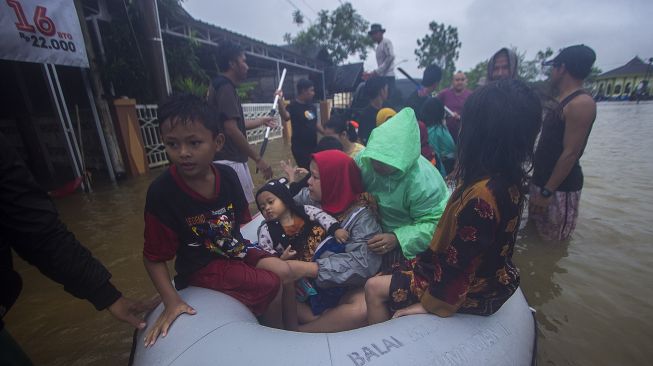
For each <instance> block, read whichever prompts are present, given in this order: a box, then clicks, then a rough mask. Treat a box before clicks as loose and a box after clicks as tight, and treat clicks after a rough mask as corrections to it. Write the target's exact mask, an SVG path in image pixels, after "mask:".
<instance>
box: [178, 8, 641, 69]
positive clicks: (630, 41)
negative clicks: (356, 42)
mask: <svg viewBox="0 0 653 366" xmlns="http://www.w3.org/2000/svg"><path fill="white" fill-rule="evenodd" d="M339 4H340V1H339V0H321V1H318V0H258V1H255V0H238V1H220V2H217V1H213V0H184V2H183V6H184V8H185V9H186V10H187V11H188V12H189V13H190V14H191V15H192V16H194V17H195V18H198V19H200V20H203V21H206V22H209V23H212V24H215V25H218V26H221V27H223V28H226V29H229V30H232V31H235V32H238V33H242V34H244V35H247V36H249V37H252V38H255V39H258V40H261V41H263V42H266V43H269V44H282V43H283V35H284V33H286V32H291V33H293V34H295V33H296V32H297V31H298V30H299V29H300V28H299V27H297V26H296V25H295V24H293V23H292V16H291V15H292V12H293V11H294V10H295V9H299V10H301V12H302V13H303V14H304V16H305V17H306V24H308V21H309V20H312V19H315V18H316V12H317V11H319V10H320V9H327V10H333V9H335V8H336V7H338V5H339ZM352 4H353V6H354V8H355V9H356V10H357V11H358V12H359V13H360V14H361V15H362V16H363V17H364V18H365V19H367V20H368V21H369V22H371V23H381V24H382V25H383V27H384V28H385V29H387V32H386V34H385V36H386V37H387V38H389V39H390V40H391V41H392V43H393V44H394V47H395V54H396V57H397V60H398V62H399V61H401V60H404V59H406V60H407V61H406V62H404V63H403V64H402V65H401V67H402V68H404V69H405V70H406V71H408V72H409V73H411V74H414V75H417V76H421V72H420V71H417V62H416V60H415V54H414V50H415V48H416V47H417V43H416V40H417V39H418V38H421V37H423V36H424V35H425V34H426V33H427V32H428V24H429V22H430V21H432V20H435V21H436V22H439V23H445V24H447V25H452V26H454V27H457V28H458V36H459V39H460V41H461V42H462V47H461V48H460V57H459V59H458V61H456V67H457V68H458V69H461V70H464V71H466V70H469V69H471V68H472V67H474V65H476V64H477V63H479V62H480V61H483V60H485V59H487V58H489V57H490V56H491V55H492V54H493V53H494V52H495V51H496V50H498V49H499V48H501V47H504V46H514V47H517V49H518V50H520V51H526V52H527V59H530V58H532V57H533V56H534V54H535V53H536V52H537V51H538V50H541V49H545V48H546V47H551V48H552V49H553V50H554V51H557V50H558V49H559V48H562V47H565V46H568V45H572V44H577V43H585V44H587V45H588V46H590V47H592V48H594V50H595V51H596V53H597V61H596V65H597V66H598V67H599V68H601V69H602V70H603V71H608V70H610V69H613V68H616V67H619V66H621V65H623V64H625V63H626V62H627V61H629V60H630V59H631V58H632V57H634V56H635V55H638V56H640V58H642V59H644V60H646V59H648V58H649V57H653V25H652V24H651V19H652V18H651V17H652V16H653V0H622V1H614V0H610V1H608V0H594V1H592V0H566V1H563V0H560V1H553V0H539V1H533V0H453V1H452V0H450V1H441V0H377V1H352ZM370 51H372V50H370ZM370 56H371V57H370ZM355 60H356V59H354V60H353V61H355ZM365 66H366V69H373V68H375V66H376V62H375V61H374V56H373V53H370V54H368V59H367V61H366V62H365Z"/></svg>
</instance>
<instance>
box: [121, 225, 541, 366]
mask: <svg viewBox="0 0 653 366" xmlns="http://www.w3.org/2000/svg"><path fill="white" fill-rule="evenodd" d="M261 220H262V218H261V217H260V215H258V216H257V217H255V219H254V220H253V221H252V222H251V223H249V224H248V225H246V226H245V227H243V229H242V232H243V235H244V236H245V237H246V238H249V239H250V240H251V239H254V240H255V239H256V229H257V227H258V225H259V223H260V222H261ZM179 294H180V296H181V297H182V298H183V299H184V301H186V302H187V303H188V304H190V305H191V306H193V307H194V308H195V310H197V314H196V315H193V316H190V315H186V314H184V315H181V316H180V317H179V318H178V319H177V320H176V321H175V322H174V324H173V325H172V327H171V331H170V332H169V333H168V335H167V336H166V337H165V338H161V337H159V339H158V340H157V342H156V344H155V345H154V346H152V347H150V348H148V349H146V348H145V347H143V338H144V336H145V331H146V330H142V331H139V332H137V333H135V335H134V342H133V345H132V354H131V358H130V364H131V365H137V366H143V365H162V366H163V365H175V366H176V365H193V366H195V365H229V366H231V365H284V366H291V365H302V366H303V365H315V366H317V365H325V366H332V365H351V366H363V365H370V366H377V365H378V366H381V365H414V366H418V365H485V366H488V365H517V366H521V365H531V364H534V362H535V357H534V356H535V351H536V333H535V332H536V330H535V322H534V317H533V314H532V312H531V310H530V309H529V307H528V304H527V302H526V299H525V298H524V295H523V294H522V292H521V289H517V291H516V292H515V294H514V295H513V296H512V297H511V298H510V299H509V300H508V301H506V303H505V304H504V305H503V306H502V307H501V309H499V311H497V312H496V313H495V314H493V315H491V316H487V317H484V316H477V315H465V314H455V315H453V316H451V317H449V318H440V317H438V316H436V315H411V316H405V317H401V318H398V319H393V320H389V321H387V322H384V323H381V324H376V325H372V326H368V327H364V328H360V329H355V330H351V331H346V332H339V333H299V332H290V331H284V330H278V329H273V328H268V327H265V326H262V325H260V324H259V323H258V322H257V320H256V318H255V317H254V315H253V314H252V313H251V312H250V311H249V310H248V309H247V308H246V307H245V306H244V305H242V304H241V303H240V302H238V301H237V300H235V299H234V298H232V297H230V296H228V295H225V294H222V293H220V292H217V291H213V290H207V289H203V288H198V287H189V288H187V289H184V290H182V291H180V292H179ZM162 311H163V305H162V304H160V305H159V306H158V307H157V308H156V309H155V310H154V311H152V312H151V313H150V314H148V316H147V319H146V320H147V322H148V324H149V325H150V326H151V325H153V324H154V322H155V321H156V319H157V317H158V316H159V314H161V312H162Z"/></svg>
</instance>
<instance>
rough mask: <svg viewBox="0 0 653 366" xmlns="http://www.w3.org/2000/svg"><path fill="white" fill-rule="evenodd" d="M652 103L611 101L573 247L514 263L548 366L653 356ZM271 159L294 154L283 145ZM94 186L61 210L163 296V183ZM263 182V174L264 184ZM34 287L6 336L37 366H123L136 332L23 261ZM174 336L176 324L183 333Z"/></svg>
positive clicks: (136, 293)
mask: <svg viewBox="0 0 653 366" xmlns="http://www.w3.org/2000/svg"><path fill="white" fill-rule="evenodd" d="M652 140H653V103H651V102H647V103H640V104H638V105H637V104H635V103H632V102H628V103H600V104H599V105H598V117H597V121H596V123H595V125H594V129H593V131H592V134H591V136H590V139H589V143H588V146H587V149H586V152H585V155H584V156H583V158H582V161H581V162H582V165H583V170H584V173H585V187H584V189H583V193H582V197H581V205H580V217H579V219H578V225H577V228H576V231H575V233H574V235H573V237H572V239H571V240H570V241H569V242H567V243H546V242H542V241H540V240H539V238H538V237H537V235H536V234H535V233H534V231H533V229H532V227H530V226H529V227H527V228H526V229H525V230H524V231H523V232H522V233H521V235H520V236H521V238H520V240H518V242H517V251H516V253H515V257H514V260H515V262H516V263H517V265H518V266H519V268H520V269H521V275H522V288H523V290H524V293H525V295H526V297H527V298H528V300H529V303H530V304H531V306H532V307H534V308H535V309H536V310H537V320H538V328H539V344H538V347H539V350H538V363H539V364H540V365H645V364H651V362H652V361H651V360H652V359H653V350H651V348H649V347H650V343H651V340H653V330H652V329H653V308H652V305H651V304H652V299H653V285H652V283H653V282H652V281H651V277H652V275H653V245H651V244H652V241H653V240H652V238H653V224H652V222H651V221H652V219H653V192H652V191H651V189H650V186H651V185H650V181H651V180H652V179H653V160H652V159H651V157H650V154H651V150H649V149H650V147H649V148H647V147H646V146H650V145H649V144H650V143H651V141H652ZM269 146H270V147H269V148H268V153H267V154H266V155H267V156H268V161H272V162H275V163H276V164H274V168H275V173H276V174H280V173H281V170H280V169H279V165H278V161H279V160H281V159H284V158H285V159H287V158H289V157H290V152H289V146H287V145H284V143H283V142H282V140H275V141H273V142H272V143H270V145H269ZM161 171H162V170H161V169H159V170H154V171H152V172H151V173H150V174H149V175H148V176H143V177H139V178H135V179H130V180H127V181H124V182H121V183H120V184H119V185H117V186H113V185H104V186H101V185H100V186H95V187H94V189H95V191H94V193H92V194H81V193H80V194H75V195H73V196H70V197H66V198H64V199H60V200H57V201H56V204H57V207H58V208H59V210H60V212H61V217H62V220H63V221H64V222H65V223H66V224H67V225H68V227H69V228H70V229H71V230H72V231H73V232H74V233H75V234H76V236H77V237H78V238H79V239H80V241H81V242H82V243H84V245H86V246H87V247H88V248H90V249H91V250H92V252H93V253H94V255H95V256H96V257H97V258H99V259H100V260H101V261H102V262H103V263H104V264H105V265H106V266H107V267H108V268H109V270H110V271H111V272H112V273H113V280H112V281H113V283H114V284H115V285H116V286H117V287H118V288H119V289H120V290H121V291H123V293H124V294H125V295H127V296H129V297H132V298H146V297H150V296H152V295H154V294H155V290H154V288H153V286H152V284H151V282H150V280H149V277H148V276H147V273H146V272H145V269H144V268H143V264H142V259H141V258H142V257H141V253H142V247H143V205H144V201H145V192H146V190H147V187H148V185H149V183H150V182H151V180H152V179H154V178H155V177H156V176H157V175H158V174H160V172H161ZM262 182H263V179H262V178H261V177H260V176H258V177H255V183H256V184H258V185H260V184H261V183H262ZM15 264H16V267H17V269H18V270H19V272H20V273H21V275H22V276H23V280H24V290H23V292H22V294H21V296H20V298H19V300H18V302H17V303H16V305H15V306H14V307H13V308H12V310H11V311H10V312H9V314H8V315H7V316H6V317H5V322H6V328H7V329H8V330H9V332H10V333H11V334H12V335H13V336H14V338H15V339H16V340H17V341H18V342H19V343H20V344H21V345H22V346H23V348H24V349H25V351H26V352H27V353H28V354H29V355H30V357H31V358H32V360H33V361H34V363H35V364H36V365H123V364H126V363H127V361H128V359H129V352H130V347H131V342H132V334H133V332H132V329H130V328H129V326H127V325H126V324H123V323H119V322H117V321H114V320H113V318H112V317H111V316H110V315H109V314H108V313H107V312H106V311H105V312H97V311H95V310H94V309H93V307H92V306H91V305H90V304H89V303H87V302H85V301H81V300H78V299H75V298H73V297H72V296H70V295H68V294H67V293H65V292H64V291H63V289H62V287H61V286H59V285H57V284H55V283H53V282H51V281H49V280H47V279H46V278H45V277H44V276H43V275H41V274H40V273H39V272H38V270H36V269H35V268H34V267H31V266H29V265H27V264H26V263H25V262H23V261H22V260H20V259H16V263H15ZM173 331H174V327H173Z"/></svg>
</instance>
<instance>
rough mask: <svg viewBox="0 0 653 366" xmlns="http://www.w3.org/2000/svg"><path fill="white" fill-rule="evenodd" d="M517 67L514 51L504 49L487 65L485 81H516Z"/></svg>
mask: <svg viewBox="0 0 653 366" xmlns="http://www.w3.org/2000/svg"><path fill="white" fill-rule="evenodd" d="M518 71H519V66H518V65H517V54H515V51H513V50H511V49H509V48H507V47H504V48H502V49H500V50H498V51H497V52H496V53H495V54H494V55H493V56H492V58H490V61H488V63H487V81H488V82H491V81H495V80H504V79H517V74H518Z"/></svg>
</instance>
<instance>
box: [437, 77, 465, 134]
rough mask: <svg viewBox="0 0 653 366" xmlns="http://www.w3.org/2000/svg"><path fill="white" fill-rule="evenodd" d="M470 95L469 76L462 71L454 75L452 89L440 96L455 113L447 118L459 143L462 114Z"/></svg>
mask: <svg viewBox="0 0 653 366" xmlns="http://www.w3.org/2000/svg"><path fill="white" fill-rule="evenodd" d="M470 94H472V92H471V91H470V90H469V89H467V76H466V75H465V73H464V72H462V71H458V72H457V73H455V74H454V75H453V81H452V83H451V87H450V88H447V89H444V90H443V91H441V92H440V93H439V94H438V99H440V100H441V101H442V103H444V105H445V106H446V107H447V108H449V110H451V111H452V112H453V115H452V116H447V128H448V129H449V133H450V134H451V137H453V139H454V141H456V142H457V141H458V132H460V112H462V110H463V105H465V100H467V98H468V97H469V95H470Z"/></svg>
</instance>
